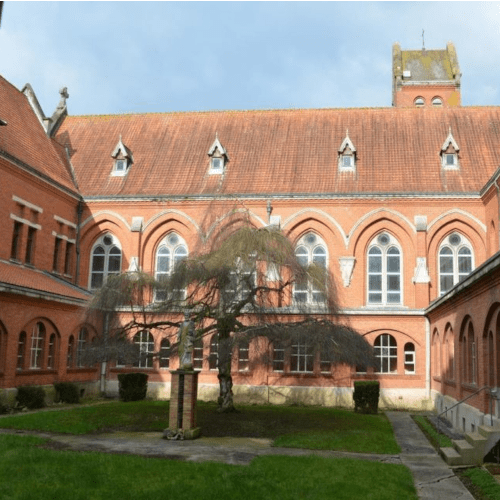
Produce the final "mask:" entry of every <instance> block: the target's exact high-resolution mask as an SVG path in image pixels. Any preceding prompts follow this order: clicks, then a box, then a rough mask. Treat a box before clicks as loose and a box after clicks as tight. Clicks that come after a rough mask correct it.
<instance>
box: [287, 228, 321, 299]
mask: <svg viewBox="0 0 500 500" xmlns="http://www.w3.org/2000/svg"><path fill="white" fill-rule="evenodd" d="M295 256H296V257H297V260H298V262H299V264H300V265H301V266H302V267H304V268H307V267H309V266H311V265H312V264H314V265H316V266H318V267H321V268H323V269H327V260H328V254H327V251H326V245H325V242H324V241H323V240H322V239H321V238H320V237H319V236H318V235H316V234H314V233H307V234H305V235H304V236H302V238H300V240H299V241H298V244H297V247H296V248H295ZM318 285H319V284H318V283H314V282H313V280H311V279H309V280H308V279H298V280H297V281H296V282H295V285H294V288H293V299H294V301H295V302H296V303H298V304H310V305H314V304H321V303H323V302H324V300H325V296H324V293H323V291H322V290H321V286H318Z"/></svg>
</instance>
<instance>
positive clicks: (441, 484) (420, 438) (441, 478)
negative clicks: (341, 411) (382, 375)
mask: <svg viewBox="0 0 500 500" xmlns="http://www.w3.org/2000/svg"><path fill="white" fill-rule="evenodd" d="M386 415H387V417H388V418H389V420H390V422H391V424H392V427H393V429H394V434H395V436H396V440H397V442H398V444H399V446H401V454H400V455H399V457H400V458H401V462H402V463H403V464H404V465H406V467H408V468H409V469H410V471H411V473H412V474H413V480H414V482H415V488H416V489H417V493H418V498H420V499H425V500H436V499H439V500H474V497H473V496H472V495H471V494H470V492H469V490H467V488H466V487H465V486H464V485H463V483H462V481H460V479H458V477H456V476H455V474H454V473H453V471H452V470H451V469H450V467H449V466H448V465H447V464H446V462H445V461H444V460H443V459H442V458H441V457H440V456H439V455H438V453H437V452H436V450H435V449H434V448H433V447H432V446H431V444H430V443H429V441H428V440H427V438H426V437H425V436H424V434H423V433H422V431H421V430H420V429H419V427H418V426H417V424H416V423H415V422H414V421H413V419H412V418H411V417H410V415H409V414H408V413H406V412H386Z"/></svg>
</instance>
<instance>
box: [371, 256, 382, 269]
mask: <svg viewBox="0 0 500 500" xmlns="http://www.w3.org/2000/svg"><path fill="white" fill-rule="evenodd" d="M368 271H369V272H370V273H381V272H382V256H373V255H370V256H369V258H368Z"/></svg>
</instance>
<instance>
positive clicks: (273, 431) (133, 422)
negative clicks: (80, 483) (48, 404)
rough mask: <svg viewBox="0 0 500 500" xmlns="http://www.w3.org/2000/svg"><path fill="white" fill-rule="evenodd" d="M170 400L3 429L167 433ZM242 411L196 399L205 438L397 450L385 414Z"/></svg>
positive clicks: (40, 415) (2, 423)
mask: <svg viewBox="0 0 500 500" xmlns="http://www.w3.org/2000/svg"><path fill="white" fill-rule="evenodd" d="M168 407H169V406H168V402H166V401H140V402H129V403H122V402H118V401H116V402H111V403H105V404H97V405H93V406H87V407H74V408H70V409H64V410H63V409H61V410H57V411H40V412H36V413H29V414H20V415H13V416H7V417H3V418H0V427H3V428H14V429H27V430H39V431H48V432H62V433H69V434H89V433H95V432H106V431H113V430H125V431H159V432H161V431H163V429H165V428H166V427H168ZM239 410H240V412H239V413H223V414H220V413H218V412H217V406H216V405H215V404H213V403H202V402H199V403H198V425H199V426H200V427H201V429H202V434H203V436H207V437H225V436H231V437H259V438H268V439H272V440H274V445H275V446H285V447H295V448H309V449H326V450H328V449H335V450H343V451H353V452H360V453H387V454H395V453H399V451H400V448H399V446H398V445H397V443H396V441H395V439H394V435H393V432H392V427H391V425H390V423H389V421H388V420H387V418H386V417H385V415H362V414H357V413H354V412H352V411H349V410H341V409H337V408H324V407H286V406H257V405H256V406H240V407H239Z"/></svg>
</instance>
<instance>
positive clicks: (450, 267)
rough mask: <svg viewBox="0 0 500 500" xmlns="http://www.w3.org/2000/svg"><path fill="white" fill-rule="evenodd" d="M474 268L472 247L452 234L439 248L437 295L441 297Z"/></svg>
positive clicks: (458, 235)
mask: <svg viewBox="0 0 500 500" xmlns="http://www.w3.org/2000/svg"><path fill="white" fill-rule="evenodd" d="M473 268H474V255H473V252H472V245H471V244H470V242H469V241H468V240H467V239H466V238H465V237H464V236H462V235H461V234H458V233H453V234H450V235H449V236H448V237H447V238H445V239H444V240H443V243H442V244H441V246H440V248H439V293H440V294H441V295H443V294H444V293H446V292H447V291H448V290H450V289H451V288H453V287H454V286H455V285H456V284H457V283H458V282H460V281H462V280H463V279H464V278H466V277H467V276H468V275H469V274H470V273H471V271H472V269H473Z"/></svg>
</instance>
